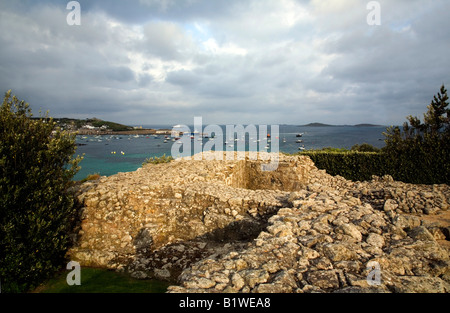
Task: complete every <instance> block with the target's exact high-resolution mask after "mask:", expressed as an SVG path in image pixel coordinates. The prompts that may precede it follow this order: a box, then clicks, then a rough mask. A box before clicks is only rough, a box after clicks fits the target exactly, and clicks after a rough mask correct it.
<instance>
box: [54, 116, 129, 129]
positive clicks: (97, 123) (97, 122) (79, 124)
mask: <svg viewBox="0 0 450 313" xmlns="http://www.w3.org/2000/svg"><path fill="white" fill-rule="evenodd" d="M54 120H55V121H56V122H57V123H58V125H59V126H61V127H66V128H67V127H68V126H72V127H73V126H75V128H77V129H80V128H83V127H86V126H92V127H98V128H101V127H103V128H107V129H109V130H112V131H126V130H132V129H133V127H131V126H127V125H122V124H119V123H114V122H109V121H103V120H101V119H98V118H95V117H94V118H90V119H85V120H79V119H72V118H54Z"/></svg>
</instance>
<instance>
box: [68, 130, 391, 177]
mask: <svg viewBox="0 0 450 313" xmlns="http://www.w3.org/2000/svg"><path fill="white" fill-rule="evenodd" d="M143 127H144V128H153V129H172V127H173V125H143ZM220 127H221V128H222V131H223V140H221V141H220V140H217V139H219V138H220V137H218V136H215V134H214V133H212V134H207V133H204V132H203V131H204V129H202V130H196V129H194V127H193V126H192V125H191V126H189V129H190V130H192V135H194V137H195V138H194V139H192V140H193V141H194V140H197V141H198V142H197V145H198V143H200V142H201V144H202V146H203V147H208V149H205V151H206V150H208V151H209V150H211V147H212V150H216V151H220V150H223V151H225V150H230V149H235V150H237V149H243V147H245V148H244V149H245V150H247V151H248V150H254V149H255V147H256V150H258V151H267V152H271V151H272V148H274V149H275V147H276V146H275V145H274V143H275V140H278V149H279V151H280V152H285V153H297V152H299V151H302V150H314V149H322V148H327V147H332V148H345V149H350V148H351V147H352V146H353V145H355V144H363V143H368V144H370V145H373V146H375V147H377V148H382V147H383V146H384V144H385V143H384V136H383V132H385V131H386V128H387V127H386V126H298V125H279V126H278V127H279V132H278V136H270V137H268V136H262V135H260V134H259V132H260V129H258V127H257V126H256V132H252V131H250V132H249V133H245V137H241V138H238V134H237V133H236V135H235V136H234V138H226V134H227V133H226V126H225V125H222V126H220ZM248 129H250V128H248ZM263 130H264V129H263ZM271 131H272V128H271V126H270V125H268V126H267V134H269V135H272V134H274V133H272V134H271ZM273 131H274V132H275V129H274V130H273ZM200 134H203V136H200ZM300 134H301V137H299V135H300ZM211 137H215V138H214V139H213V138H211ZM276 137H278V138H276ZM174 139H175V138H171V137H170V135H169V138H165V136H164V135H158V136H152V135H149V136H147V135H140V136H136V135H125V136H124V135H103V136H77V140H76V142H77V144H78V147H77V151H76V154H75V155H83V157H84V158H83V160H82V161H81V162H80V166H81V169H80V171H79V172H78V173H77V174H76V175H75V177H74V180H81V179H83V178H86V177H87V176H88V175H91V174H99V175H101V176H110V175H114V174H117V173H119V172H131V171H135V170H137V169H138V168H140V167H141V166H142V163H143V162H144V161H145V160H146V159H147V158H151V157H161V156H163V155H166V156H172V155H171V151H172V146H173V145H179V144H178V143H177V142H176V141H172V140H174ZM299 140H300V141H302V142H298V141H299ZM211 141H212V142H211ZM239 141H244V144H241V145H240V144H239ZM180 146H181V145H180ZM193 147H194V144H192V145H191V149H192V152H193ZM175 148H176V150H177V151H181V152H182V150H183V149H182V148H179V147H177V146H175ZM173 157H175V158H176V157H177V156H173Z"/></svg>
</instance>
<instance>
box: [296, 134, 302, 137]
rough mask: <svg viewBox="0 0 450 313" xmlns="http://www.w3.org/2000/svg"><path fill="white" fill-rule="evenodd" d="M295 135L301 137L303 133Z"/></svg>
mask: <svg viewBox="0 0 450 313" xmlns="http://www.w3.org/2000/svg"><path fill="white" fill-rule="evenodd" d="M295 137H303V134H297V135H296V136H295Z"/></svg>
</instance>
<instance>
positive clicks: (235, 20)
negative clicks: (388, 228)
mask: <svg viewBox="0 0 450 313" xmlns="http://www.w3.org/2000/svg"><path fill="white" fill-rule="evenodd" d="M67 2H68V1H62V0H61V1H60V0H48V1H31V0H21V1H6V0H0V29H2V32H1V33H0V88H2V90H3V91H6V90H7V89H10V88H12V89H13V91H14V93H16V94H17V95H18V96H19V97H21V98H24V99H25V100H27V101H28V102H30V104H31V105H32V107H33V108H34V109H36V110H38V109H39V108H42V109H43V110H47V109H49V110H50V113H51V114H52V115H55V116H66V115H67V116H74V117H83V118H85V117H92V116H96V117H98V118H104V119H112V120H117V121H118V122H123V123H136V124H145V123H146V124H152V123H153V124H162V123H169V124H170V123H173V124H178V123H192V122H193V117H194V116H203V117H204V121H207V122H208V123H236V124H237V123H308V122H313V121H319V122H324V123H335V124H352V123H360V122H372V123H378V124H393V123H401V122H403V120H404V118H405V116H407V115H409V114H413V115H418V116H421V113H422V112H424V111H425V110H426V105H427V104H429V102H430V100H431V98H432V96H433V94H435V93H436V92H437V91H438V89H439V87H440V85H441V84H443V83H444V84H447V85H448V84H450V80H449V75H448V68H449V67H450V66H449V65H450V64H449V63H450V61H449V60H448V56H447V54H448V51H449V48H450V33H449V32H448V31H447V30H448V29H449V26H450V22H449V19H448V18H447V16H446V14H447V12H448V11H449V9H450V3H449V2H448V1H447V0H436V1H425V0H408V1H406V0H398V1H380V4H381V13H382V16H381V17H382V18H381V21H382V24H381V25H380V26H369V25H367V23H366V16H367V14H368V10H367V9H366V4H367V2H368V1H364V0H340V1H337V0H311V1H300V0H299V1H295V0H280V1H271V0H258V1H256V0H255V1H253V0H249V1H225V0H217V1H203V0H185V1H181V0H132V1H119V0H98V1H87V0H84V1H83V0H80V1H79V2H80V4H81V8H82V18H81V22H82V24H81V26H68V25H67V24H66V16H67V14H68V12H69V11H68V10H67V9H66V4H67Z"/></svg>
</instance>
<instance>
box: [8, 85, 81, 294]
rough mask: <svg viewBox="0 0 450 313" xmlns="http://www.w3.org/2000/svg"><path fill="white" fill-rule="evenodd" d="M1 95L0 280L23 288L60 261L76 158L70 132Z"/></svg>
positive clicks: (11, 289)
mask: <svg viewBox="0 0 450 313" xmlns="http://www.w3.org/2000/svg"><path fill="white" fill-rule="evenodd" d="M31 117H32V113H31V109H30V108H29V106H28V104H27V103H25V102H24V101H19V100H18V99H17V98H16V97H15V96H11V91H8V92H7V93H6V95H5V98H4V100H3V103H2V105H1V107H0V173H1V175H0V279H1V284H2V286H1V287H2V292H23V291H27V290H29V289H30V288H32V287H34V286H36V285H37V284H39V283H40V282H41V281H42V280H44V279H46V278H47V277H48V275H51V274H52V273H53V271H54V270H55V269H57V268H58V267H60V266H61V261H62V260H63V258H64V254H65V252H66V249H67V247H68V243H69V240H68V230H69V229H70V227H71V222H72V219H73V213H74V206H73V199H72V197H71V195H69V193H68V192H67V190H68V188H69V187H70V185H71V179H72V177H73V176H74V175H75V173H76V172H77V171H78V163H79V161H80V160H81V158H79V157H78V158H75V159H74V158H73V157H72V156H73V154H74V153H75V149H76V148H75V135H70V134H68V133H66V132H63V131H61V130H59V129H57V128H56V127H55V123H54V122H53V120H52V119H51V118H45V119H39V120H33V119H31Z"/></svg>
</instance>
